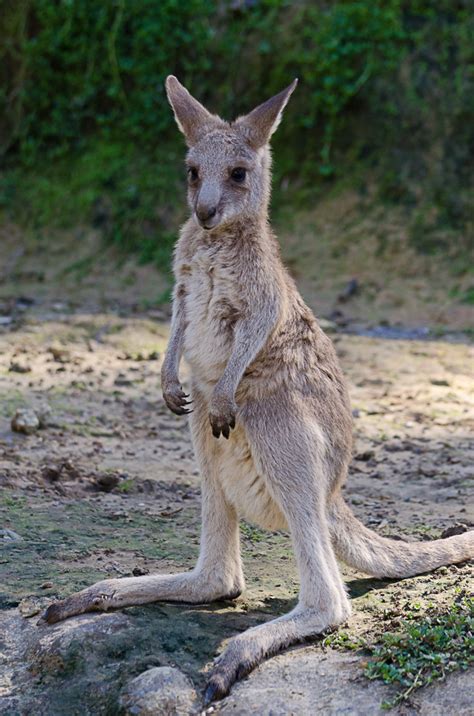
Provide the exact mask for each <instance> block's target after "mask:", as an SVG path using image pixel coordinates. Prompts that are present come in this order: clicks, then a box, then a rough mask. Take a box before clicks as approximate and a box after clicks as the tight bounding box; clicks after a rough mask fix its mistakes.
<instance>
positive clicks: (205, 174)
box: [166, 75, 297, 230]
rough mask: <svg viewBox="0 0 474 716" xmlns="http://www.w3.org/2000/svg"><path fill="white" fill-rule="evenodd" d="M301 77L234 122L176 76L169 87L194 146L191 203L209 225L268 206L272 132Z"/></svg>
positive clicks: (197, 218)
mask: <svg viewBox="0 0 474 716" xmlns="http://www.w3.org/2000/svg"><path fill="white" fill-rule="evenodd" d="M296 84H297V80H294V81H293V82H292V83H291V85H289V87H287V88H286V89H284V90H283V92H280V93H279V94H277V95H275V96H274V97H272V98H271V99H269V100H267V101H266V102H264V103H263V104H261V105H259V106H258V107H256V108H255V109H254V110H252V112H250V113H249V114H246V115H245V116H243V117H239V118H238V119H236V120H235V121H234V122H225V121H224V120H223V119H221V118H220V117H218V116H217V115H213V114H211V113H210V112H208V111H207V109H206V108H205V107H203V106H202V104H200V102H198V101H197V100H196V99H194V97H192V95H190V94H189V92H188V91H187V89H186V88H185V87H183V85H182V84H181V83H180V82H179V81H178V80H177V79H176V77H173V76H172V75H170V76H169V77H168V78H167V80H166V91H167V94H168V99H169V102H170V104H171V106H172V108H173V111H174V115H175V118H176V122H177V124H178V127H179V128H180V130H181V131H182V132H183V134H184V136H185V139H186V143H187V145H188V147H189V150H188V154H187V157H186V165H187V172H188V202H189V206H190V209H191V211H192V212H193V217H194V219H195V221H196V222H197V223H198V224H199V225H200V226H201V227H202V228H203V229H207V230H212V229H217V228H218V227H222V226H226V225H228V224H231V223H232V222H234V221H241V220H246V219H251V218H252V217H255V216H258V215H261V214H262V212H263V213H265V212H266V210H267V205H268V199H269V195H270V149H269V141H270V137H271V135H272V134H273V132H274V131H275V129H276V128H277V127H278V124H279V122H280V119H281V115H282V112H283V109H284V108H285V105H286V103H287V102H288V100H289V98H290V95H291V93H292V92H293V90H294V89H295V87H296Z"/></svg>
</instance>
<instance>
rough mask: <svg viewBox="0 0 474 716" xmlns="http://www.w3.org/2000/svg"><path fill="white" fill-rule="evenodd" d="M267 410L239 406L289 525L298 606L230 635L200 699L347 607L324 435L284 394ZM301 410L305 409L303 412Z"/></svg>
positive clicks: (333, 620) (344, 614)
mask: <svg viewBox="0 0 474 716" xmlns="http://www.w3.org/2000/svg"><path fill="white" fill-rule="evenodd" d="M268 402H269V400H268V398H267V405H266V406H265V410H255V407H254V406H251V405H248V406H246V408H245V409H244V416H243V418H244V423H245V428H246V432H247V437H248V440H249V443H250V445H251V449H252V455H253V458H254V460H255V463H256V467H257V469H258V470H259V471H260V472H261V474H262V475H263V476H264V477H265V480H266V482H267V487H268V490H269V492H270V493H271V495H272V497H273V499H274V500H275V501H276V502H277V504H278V506H279V508H280V509H281V511H282V512H283V513H284V515H285V517H286V519H287V522H288V525H289V528H290V532H291V537H292V541H293V546H294V550H295V555H296V560H297V564H298V570H299V576H300V595H299V602H298V604H297V606H296V607H295V608H294V609H293V610H292V611H291V612H289V613H288V614H286V615H284V616H282V617H279V618H278V619H274V620H272V621H269V622H267V623H265V624H261V625H260V626H257V627H254V628H252V629H249V630H247V631H246V632H244V633H243V634H240V635H238V636H237V637H235V638H233V639H232V640H231V641H230V643H229V645H228V646H227V648H226V649H225V650H224V652H223V653H222V655H221V656H220V658H219V659H218V660H217V662H216V665H215V667H214V669H213V671H212V672H211V675H210V678H209V681H208V686H207V690H206V695H205V699H206V701H207V702H210V701H212V700H213V699H216V698H222V696H224V695H225V694H227V693H228V691H229V689H230V687H231V686H232V684H233V683H234V681H236V680H237V679H239V678H241V677H242V676H243V675H245V674H247V673H248V672H249V671H251V670H252V669H253V668H255V667H256V666H257V665H258V664H259V663H260V662H261V661H263V660H264V659H265V658H266V657H268V656H271V655H273V654H275V653H277V652H278V651H280V650H281V649H284V648H285V647H287V646H289V645H290V644H292V643H295V642H298V641H301V640H304V639H305V638H306V637H311V636H315V635H317V634H321V633H322V632H324V631H326V630H327V629H328V628H331V627H334V626H337V625H338V624H341V623H343V622H344V621H345V620H346V619H347V618H348V616H349V614H350V603H349V600H348V598H347V595H346V591H345V589H344V585H343V582H342V578H341V575H340V572H339V569H338V566H337V563H336V559H335V555H334V552H333V549H332V546H331V542H330V538H329V530H328V525H327V518H326V485H327V484H329V480H328V479H327V477H328V476H327V475H325V470H327V466H326V461H325V446H324V438H323V435H322V433H321V431H320V430H319V428H318V426H317V425H316V424H315V423H314V422H313V421H312V420H311V419H309V418H306V419H304V418H302V417H301V412H300V411H296V410H294V409H293V410H292V409H291V405H288V400H286V401H283V400H281V399H278V397H275V399H274V400H273V401H272V404H271V405H268ZM303 415H304V413H303Z"/></svg>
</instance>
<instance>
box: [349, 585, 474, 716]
mask: <svg viewBox="0 0 474 716" xmlns="http://www.w3.org/2000/svg"><path fill="white" fill-rule="evenodd" d="M350 648H352V647H350ZM370 652H371V654H372V656H373V657H374V658H373V660H371V661H369V663H368V665H367V667H366V669H365V675H366V676H367V677H368V678H369V679H381V680H382V681H383V682H384V683H386V684H395V685H397V686H399V691H398V694H397V695H396V696H395V698H394V699H392V700H391V701H386V702H384V704H383V706H384V707H385V708H391V707H392V706H395V705H396V704H398V703H400V702H401V701H404V700H406V699H407V698H408V697H409V696H410V694H412V693H413V691H414V690H415V689H419V688H420V687H422V686H426V685H428V684H431V683H432V682H433V681H436V680H440V679H444V678H445V676H446V674H448V673H449V672H452V671H455V670H457V669H467V667H468V666H469V665H472V664H473V663H474V599H468V598H466V599H462V600H460V601H459V602H458V603H456V604H454V605H453V606H452V607H451V608H450V609H448V610H447V611H445V612H443V613H441V614H437V613H436V611H435V610H434V609H433V610H431V613H430V611H428V615H427V616H425V617H423V618H420V617H419V616H418V617H417V616H413V617H412V618H411V619H406V620H404V621H402V624H401V629H400V631H398V632H387V633H385V634H383V635H382V638H381V641H380V642H379V643H378V644H376V645H375V646H373V647H371V648H370Z"/></svg>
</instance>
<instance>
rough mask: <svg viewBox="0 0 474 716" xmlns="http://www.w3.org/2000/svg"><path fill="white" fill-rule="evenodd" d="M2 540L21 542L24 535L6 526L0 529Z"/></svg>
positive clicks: (0, 538)
mask: <svg viewBox="0 0 474 716" xmlns="http://www.w3.org/2000/svg"><path fill="white" fill-rule="evenodd" d="M0 540H3V541H4V542H21V541H22V540H23V537H22V536H21V535H19V534H17V533H16V532H14V531H13V530H11V529H9V528H8V527H4V528H3V529H0Z"/></svg>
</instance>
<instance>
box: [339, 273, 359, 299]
mask: <svg viewBox="0 0 474 716" xmlns="http://www.w3.org/2000/svg"><path fill="white" fill-rule="evenodd" d="M356 293H359V282H358V280H357V279H356V278H351V280H350V281H349V282H348V283H347V284H346V286H345V287H344V288H343V290H342V291H341V293H340V294H339V296H338V297H337V300H338V301H340V302H341V303H345V302H346V301H348V300H349V299H350V298H352V296H355V295H356Z"/></svg>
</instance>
